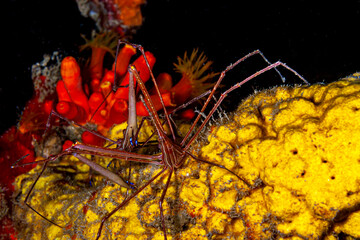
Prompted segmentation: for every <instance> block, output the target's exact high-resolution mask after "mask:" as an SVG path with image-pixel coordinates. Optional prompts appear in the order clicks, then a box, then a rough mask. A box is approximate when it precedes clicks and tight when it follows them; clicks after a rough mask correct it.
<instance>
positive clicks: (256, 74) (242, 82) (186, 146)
mask: <svg viewBox="0 0 360 240" xmlns="http://www.w3.org/2000/svg"><path fill="white" fill-rule="evenodd" d="M238 63H239V61H237V62H236V63H235V64H232V65H230V66H229V67H227V68H226V69H225V70H224V71H223V72H222V73H221V76H220V78H219V80H218V82H217V84H218V83H220V82H221V80H222V79H223V78H224V76H225V72H226V71H228V70H229V69H232V68H233V67H234V66H235V65H236V64H238ZM278 66H283V67H284V68H286V69H288V70H289V71H291V72H292V73H294V74H295V75H296V76H297V77H299V78H300V79H301V80H303V81H304V82H305V83H308V82H307V81H306V80H305V79H304V78H303V77H302V76H301V75H300V74H298V73H297V72H296V71H295V70H294V69H292V68H290V67H289V66H287V65H286V64H285V63H282V62H280V61H278V62H276V63H273V64H271V65H269V66H267V67H265V68H263V69H261V70H259V71H257V72H256V73H254V74H252V75H250V76H249V77H247V78H245V79H244V80H242V81H241V82H238V83H237V84H235V85H233V86H232V87H231V88H229V89H227V90H226V91H225V92H223V93H222V94H221V96H220V98H219V100H218V101H217V102H216V103H215V105H214V106H213V108H212V109H211V111H210V112H209V114H208V115H207V117H206V118H205V120H204V121H203V122H202V124H201V125H200V129H203V128H204V126H205V125H206V124H207V122H208V121H209V120H210V117H211V116H212V114H213V113H214V112H215V110H216V109H217V108H218V107H219V105H220V104H221V102H222V101H223V100H224V99H225V97H226V96H227V95H228V94H229V93H230V92H232V91H234V90H235V89H237V88H239V87H241V86H242V85H244V84H245V83H246V82H248V81H250V80H251V79H253V78H255V77H257V76H259V75H260V74H263V73H264V72H267V71H269V70H271V69H273V68H276V67H278ZM211 96H212V94H210V96H209V97H208V100H209V101H210V99H209V98H210V97H211ZM207 102H208V101H207ZM204 107H205V106H204ZM204 107H203V108H202V109H201V113H202V112H203V111H204V110H205V108H204ZM190 130H191V129H190ZM190 130H189V132H190ZM189 132H188V133H189ZM199 133H200V132H199V131H197V132H196V133H195V134H194V135H193V136H192V138H191V139H190V140H189V141H188V143H187V144H186V145H185V147H184V149H185V150H187V149H189V147H190V146H191V143H192V142H193V141H194V140H195V139H196V138H197V136H198V135H199ZM182 143H183V142H182Z"/></svg>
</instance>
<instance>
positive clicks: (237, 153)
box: [13, 73, 360, 239]
mask: <svg viewBox="0 0 360 240" xmlns="http://www.w3.org/2000/svg"><path fill="white" fill-rule="evenodd" d="M359 122H360V74H359V73H356V74H354V75H352V76H349V77H347V78H344V79H341V80H339V81H337V82H333V83H330V84H328V85H322V84H315V85H311V86H297V87H289V86H282V87H276V88H273V89H270V90H266V91H262V92H257V93H255V94H254V95H252V96H250V97H248V98H247V99H246V100H244V101H243V102H242V103H241V104H240V105H239V107H238V109H237V110H236V112H234V113H232V114H231V116H230V120H229V121H227V122H226V123H221V124H218V126H216V127H211V128H210V130H211V133H210V134H209V135H208V137H207V141H205V142H202V143H200V142H197V143H194V146H193V148H192V153H193V154H194V155H196V156H198V157H200V158H202V159H205V160H208V161H211V162H213V163H216V164H221V165H224V166H225V167H226V168H228V169H230V170H231V171H233V172H234V173H236V174H237V175H238V176H240V177H241V178H243V179H244V180H245V181H246V182H248V183H250V185H251V186H250V187H249V186H248V185H247V184H245V182H243V181H241V180H239V178H237V177H236V176H235V175H234V174H232V173H230V172H229V171H226V170H225V169H222V168H219V167H216V166H211V165H209V164H206V163H200V162H198V161H195V160H193V159H188V160H187V161H186V162H185V163H184V165H183V166H182V167H181V168H180V169H178V170H177V171H176V174H174V175H173V176H172V180H171V183H170V186H169V188H168V191H167V193H166V197H165V202H164V205H163V206H164V214H165V223H166V230H167V233H168V239H270V238H276V239H285V238H286V239H320V238H322V239H337V238H338V237H339V236H340V235H341V236H346V237H348V238H349V239H355V238H360V225H359V224H357V223H359V222H360V125H359ZM182 127H183V128H186V127H188V126H186V125H182V126H181V128H182ZM125 128H126V123H123V124H121V125H117V126H116V127H114V128H113V129H112V132H111V133H110V138H112V137H115V136H118V137H121V135H122V131H121V129H125ZM141 129H142V132H141V135H140V139H146V136H150V135H151V132H152V131H154V129H153V128H152V127H151V124H150V123H147V124H146V125H145V126H144V127H142V128H141ZM140 139H139V141H141V140H140ZM141 151H143V152H144V153H145V152H146V151H150V152H151V150H148V149H145V148H144V149H141ZM87 157H89V158H90V157H91V156H87ZM92 160H95V161H96V160H97V162H101V163H102V165H104V166H107V165H108V164H109V162H110V161H111V159H106V158H99V157H92ZM109 166H110V168H114V169H116V170H117V171H118V173H119V174H120V175H121V176H124V177H125V176H130V178H129V181H130V182H131V183H133V184H134V185H135V186H137V187H139V186H141V185H143V184H145V183H146V182H147V181H148V180H149V179H151V178H152V177H153V176H155V175H156V174H157V173H159V171H160V170H161V169H162V168H161V167H159V166H153V165H150V164H138V163H131V164H129V163H127V162H125V161H117V162H113V164H110V165H109ZM40 170H41V166H40V165H39V166H37V167H36V168H34V169H33V170H31V171H30V172H29V173H26V174H23V175H21V176H19V177H18V178H17V180H16V186H15V187H16V191H17V192H16V195H17V198H16V201H17V204H16V206H15V211H14V216H13V219H14V222H16V223H17V224H18V226H17V230H18V231H19V234H18V236H19V238H20V239H24V238H26V239H94V238H95V237H96V234H97V231H98V229H99V226H100V222H101V219H102V218H103V217H104V216H105V215H106V214H107V213H108V212H110V211H112V210H113V209H114V208H115V207H116V206H117V205H119V204H120V203H121V202H122V201H123V200H124V199H125V198H126V196H128V195H130V193H131V191H128V190H127V189H124V188H121V187H119V186H118V185H115V184H113V183H110V182H106V181H104V179H103V178H102V177H101V176H98V175H96V174H94V173H91V172H90V171H89V168H88V166H87V165H84V164H81V163H79V162H78V161H77V160H76V159H75V158H74V157H63V158H62V159H61V160H60V161H57V162H52V163H50V164H49V167H48V168H47V170H46V171H45V173H44V174H43V175H42V177H41V178H40V179H39V181H38V182H37V184H36V186H35V189H34V190H33V192H32V194H31V196H30V198H29V201H28V202H29V203H30V205H31V206H32V207H33V208H35V209H37V211H38V212H39V213H41V214H43V215H44V216H45V217H47V218H48V219H50V220H51V221H54V222H55V223H57V224H58V225H60V226H64V228H59V227H57V226H55V225H54V224H51V223H49V222H48V221H45V220H44V219H42V218H41V217H40V216H38V215H37V214H36V213H35V212H34V211H32V210H31V209H30V208H28V207H26V206H25V205H24V204H23V201H24V198H25V197H26V194H27V192H28V191H29V188H30V186H31V185H32V183H33V181H34V180H35V178H36V176H37V174H38V173H39V171H40ZM165 176H166V175H164V176H163V177H160V178H158V179H156V180H155V181H154V182H153V183H151V184H150V185H149V186H148V187H146V188H145V189H144V190H143V191H142V192H141V193H140V194H138V195H137V196H136V198H135V199H132V200H131V201H130V202H129V203H128V204H127V205H126V206H124V207H123V208H121V209H120V210H119V211H117V212H116V213H115V214H114V215H113V216H111V217H110V218H109V219H108V220H107V221H106V222H105V225H104V228H103V231H102V234H101V237H100V239H164V237H163V232H162V229H161V223H160V211H159V203H158V201H159V198H160V196H161V193H162V191H161V190H162V189H164V186H165V182H166V177H165ZM89 179H91V185H90V184H89ZM127 191H128V192H127ZM30 236H31V237H30Z"/></svg>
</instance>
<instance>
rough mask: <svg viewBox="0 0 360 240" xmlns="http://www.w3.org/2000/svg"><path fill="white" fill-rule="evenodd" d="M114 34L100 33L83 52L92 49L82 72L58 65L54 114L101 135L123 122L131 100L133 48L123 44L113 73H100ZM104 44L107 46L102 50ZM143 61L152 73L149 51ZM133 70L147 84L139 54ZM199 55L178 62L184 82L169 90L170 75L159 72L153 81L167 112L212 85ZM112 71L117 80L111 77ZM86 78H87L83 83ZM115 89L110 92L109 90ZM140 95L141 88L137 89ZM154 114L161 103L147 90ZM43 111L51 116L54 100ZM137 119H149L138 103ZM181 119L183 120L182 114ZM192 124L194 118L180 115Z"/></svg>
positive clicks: (70, 64)
mask: <svg viewBox="0 0 360 240" xmlns="http://www.w3.org/2000/svg"><path fill="white" fill-rule="evenodd" d="M114 39H116V38H115V35H114V34H98V35H96V36H95V38H94V39H93V40H91V41H87V43H86V44H85V45H84V46H83V47H82V48H81V50H84V49H85V48H86V47H91V49H92V55H91V59H90V63H89V64H88V66H85V67H84V69H83V70H81V67H80V66H79V64H78V63H77V61H76V60H75V58H73V57H71V56H69V57H66V58H64V59H63V60H62V62H61V77H62V80H60V81H58V83H57V86H56V92H57V96H58V103H57V105H56V110H57V112H59V113H60V114H61V115H62V116H64V117H66V118H68V119H70V120H73V121H75V122H77V123H79V124H85V123H87V122H89V121H90V122H93V123H95V124H96V125H97V126H98V130H99V131H100V132H102V133H103V134H106V131H107V130H108V129H109V128H110V127H112V126H113V125H114V124H119V123H122V122H124V121H126V120H127V117H128V105H127V104H128V99H129V86H128V85H129V77H130V74H129V73H128V66H129V64H130V62H131V58H132V57H133V56H134V55H135V54H136V49H135V48H134V47H132V46H131V45H124V46H123V47H122V48H121V49H120V51H119V53H118V57H117V59H116V60H115V63H114V64H113V66H112V69H111V70H109V69H104V68H103V61H104V56H105V53H106V52H109V53H112V54H113V50H112V49H113V48H114V41H115V40H114ZM104 44H105V45H106V46H107V47H106V46H104ZM145 57H146V59H147V61H148V63H149V66H150V68H151V69H152V68H153V66H154V65H155V62H156V58H155V56H154V55H153V54H152V53H150V52H145ZM132 65H133V66H134V67H135V68H136V69H137V71H138V73H139V76H140V78H141V79H142V81H143V82H144V83H145V82H147V81H148V80H149V79H150V71H149V68H148V66H147V63H146V61H145V58H144V56H143V55H140V56H139V57H138V58H137V59H136V60H135V61H134V62H132ZM210 65H211V62H207V59H206V57H205V56H204V54H203V53H201V54H200V55H198V54H197V50H194V51H193V52H192V54H191V55H190V57H188V56H187V54H186V53H185V55H184V58H183V59H181V58H178V64H175V67H176V70H177V71H178V72H180V73H181V74H182V78H181V80H180V81H178V82H177V83H176V84H175V85H174V86H173V81H172V77H171V75H170V74H168V73H161V74H159V75H158V77H157V78H156V81H157V83H158V88H159V90H160V94H161V95H162V98H163V103H164V105H165V107H168V108H170V109H169V111H171V108H174V107H175V106H176V105H181V104H183V103H184V102H186V101H187V100H189V99H190V98H192V97H194V96H195V95H198V94H201V93H203V92H204V91H205V90H207V89H208V88H209V87H211V86H212V84H210V83H207V81H208V80H209V79H211V78H212V77H213V76H215V75H216V74H214V73H209V74H207V75H206V74H204V73H205V72H206V71H207V70H208V68H209V67H210ZM115 71H116V79H114V77H115ZM84 79H87V80H86V82H84ZM114 88H115V89H117V90H116V92H113V89H114ZM136 92H137V93H139V87H138V88H137V89H136ZM149 92H150V93H151V98H152V100H153V102H154V105H155V108H156V110H162V108H163V107H162V104H161V101H160V98H159V96H158V94H157V92H156V91H155V88H153V89H151V90H149ZM47 103H48V104H47V105H46V106H47V109H46V111H47V112H49V109H50V107H51V104H52V103H53V102H52V101H48V102H47ZM136 106H137V112H136V113H137V115H138V116H149V113H148V111H147V108H146V107H145V106H144V104H143V103H142V102H141V101H138V103H137V104H136ZM181 116H182V115H181ZM183 116H184V118H185V119H188V120H190V119H191V117H192V116H194V114H193V113H191V112H187V114H185V115H183Z"/></svg>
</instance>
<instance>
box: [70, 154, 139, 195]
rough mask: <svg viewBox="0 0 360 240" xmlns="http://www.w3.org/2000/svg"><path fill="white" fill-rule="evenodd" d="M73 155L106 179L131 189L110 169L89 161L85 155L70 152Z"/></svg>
mask: <svg viewBox="0 0 360 240" xmlns="http://www.w3.org/2000/svg"><path fill="white" fill-rule="evenodd" d="M72 155H73V156H74V157H76V158H77V159H79V160H80V161H82V162H83V163H85V164H87V165H88V166H89V167H90V168H92V169H93V170H95V171H96V172H98V173H100V174H101V175H102V176H104V177H106V178H107V179H109V180H110V181H112V182H114V183H116V184H118V185H120V186H122V187H124V188H128V189H132V188H131V187H130V186H129V185H128V184H127V183H126V182H125V181H124V180H122V179H121V178H120V177H119V176H118V175H116V174H115V173H113V172H112V171H110V170H107V169H106V168H104V167H102V166H100V165H99V164H97V163H95V162H93V161H90V160H89V159H87V158H86V157H83V156H81V155H80V154H78V153H73V154H72Z"/></svg>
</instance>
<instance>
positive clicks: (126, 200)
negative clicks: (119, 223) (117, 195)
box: [96, 167, 167, 240]
mask: <svg viewBox="0 0 360 240" xmlns="http://www.w3.org/2000/svg"><path fill="white" fill-rule="evenodd" d="M166 169H167V168H166V167H165V168H163V169H162V170H161V171H160V172H159V173H158V174H156V175H155V176H154V177H153V178H151V179H150V180H149V181H148V182H147V183H146V184H145V185H143V186H141V187H140V188H138V189H137V190H136V192H134V193H133V194H131V196H130V197H128V198H126V199H125V200H124V201H123V202H122V203H121V204H120V205H119V206H117V207H116V208H115V209H114V210H112V211H111V212H110V213H108V214H107V215H106V216H105V217H103V219H102V220H101V223H100V227H99V230H98V233H97V236H96V240H98V239H99V238H100V236H101V231H102V228H103V226H104V223H105V222H106V220H108V219H109V218H110V217H111V216H112V215H113V214H114V213H116V212H117V211H118V210H119V209H120V208H122V207H123V206H124V205H125V204H127V203H128V202H129V201H130V200H131V199H133V198H134V197H135V196H136V195H138V194H139V193H140V192H141V191H142V190H144V188H146V187H147V186H149V185H150V183H152V182H153V181H154V180H155V179H157V178H158V177H159V176H160V175H161V174H163V173H164V172H165V171H166Z"/></svg>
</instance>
